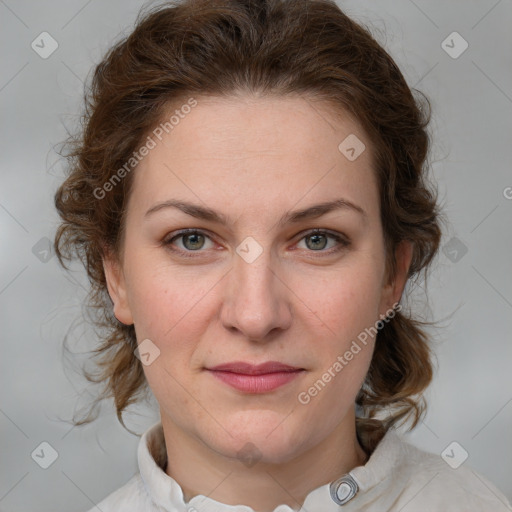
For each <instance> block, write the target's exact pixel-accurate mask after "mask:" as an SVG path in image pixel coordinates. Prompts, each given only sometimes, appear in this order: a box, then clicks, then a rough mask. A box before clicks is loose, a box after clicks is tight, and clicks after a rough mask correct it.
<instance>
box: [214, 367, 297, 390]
mask: <svg viewBox="0 0 512 512" xmlns="http://www.w3.org/2000/svg"><path fill="white" fill-rule="evenodd" d="M206 370H207V371H208V372H209V373H211V375H213V376H214V377H215V378H217V379H219V380H220V381H222V382H223V383H225V384H227V385H229V386H231V387H232V388H235V389H237V390H238V391H242V392H244V393H251V394H256V393H268V392H270V391H274V390H275V389H277V388H280V387H281V386H284V385H285V384H287V383H289V382H291V381H292V380H294V379H296V378H297V377H298V376H299V375H302V374H303V373H305V372H306V370H305V369H304V368H299V367H295V366H290V365H286V364H283V363H279V362H277V361H270V362H267V363H263V364H259V365H253V364H250V363H245V362H242V361H235V362H232V363H226V364H221V365H217V366H214V367H212V368H206Z"/></svg>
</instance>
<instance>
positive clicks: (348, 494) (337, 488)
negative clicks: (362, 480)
mask: <svg viewBox="0 0 512 512" xmlns="http://www.w3.org/2000/svg"><path fill="white" fill-rule="evenodd" d="M329 491H330V493H331V498H332V500H333V501H334V502H335V503H337V504H338V505H345V504H346V503H348V502H349V501H350V500H351V499H352V498H353V497H354V496H355V495H356V494H357V491H359V487H358V485H357V483H356V481H355V480H354V479H353V478H352V477H351V476H350V475H345V476H342V477H341V478H338V480H335V481H334V482H332V483H331V485H330V486H329Z"/></svg>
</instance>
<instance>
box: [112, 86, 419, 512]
mask: <svg viewBox="0 0 512 512" xmlns="http://www.w3.org/2000/svg"><path fill="white" fill-rule="evenodd" d="M196 99H197V101H198V104H197V106H196V107H195V108H194V109H193V110H192V111H191V112H190V113H189V114H187V116H185V117H184V119H181V120H180V122H179V124H178V125H177V126H175V127H174V129H173V130H172V131H170V132H169V133H164V136H163V138H162V141H161V142H158V144H157V145H156V147H155V148H154V149H152V150H151V151H150V152H149V154H148V155H147V156H146V157H145V158H144V160H143V161H142V162H141V163H140V164H139V166H138V167H137V169H136V170H135V171H133V172H134V173H135V175H134V183H133V188H132V192H131V195H130V198H129V202H128V213H127V218H126V236H125V239H124V244H123V248H122V250H123V253H122V259H121V260H120V261H118V260H117V259H116V258H115V257H108V258H107V257H106V258H105V259H104V268H105V272H106V275H107V283H108V288H109V293H110V296H111V298H112V300H113V303H114V313H115V315H116V317H117V318H118V319H119V320H120V321H121V322H123V323H125V324H134V325H135V331H136V334H137V340H138V343H140V342H141V341H142V340H145V339H150V340H151V341H152V343H154V345H156V346H157V347H158V349H159V350H160V355H159V356H158V357H157V358H156V359H155V360H154V362H152V363H151V364H150V365H148V366H144V372H145V375H146V378H147V380H148V383H149V385H150V387H151V389H152V391H153V393H154V395H155V397H156V399H157V401H158V403H159V405H160V414H161V418H162V424H163V428H164V435H165V440H166V447H167V454H168V460H169V462H168V466H167V468H166V472H167V474H169V475H170V476H172V477H173V478H175V479H176V480H177V481H178V482H179V483H180V485H181V486H182V488H183V490H184V494H185V499H186V500H189V499H190V498H191V497H192V496H195V495H196V494H204V495H208V496H209V497H210V498H211V499H215V500H218V501H220V502H222V503H226V504H228V505H237V504H244V505H248V506H250V507H252V508H253V509H254V510H255V511H258V512H262V511H272V510H274V508H275V507H277V506H278V505H279V504H282V503H285V504H288V505H289V506H290V507H292V508H296V509H298V508H300V505H301V504H302V503H303V500H304V498H305V497H306V495H307V494H308V493H309V492H310V491H311V490H313V489H315V488H316V487H318V486H320V485H324V484H326V483H328V482H330V481H332V480H334V479H336V478H339V477H340V476H342V475H343V474H345V473H346V472H348V471H349V470H350V469H352V468H354V467H355V466H357V465H361V464H363V463H364V462H365V461H366V459H367V455H366V454H365V453H364V451H363V450H362V448H361V446H360V445H359V443H358V441H357V438H356V432H355V411H354V400H355V397H356V395H357V392H358V390H359V389H360V387H361V385H362V382H363V381H364V378H365V375H366V373H367V370H368V367H369V364H370V361H371V356H372V351H373V342H374V340H372V339H369V341H368V343H367V345H366V346H362V350H361V351H360V352H359V353H357V355H354V357H353V359H352V360H351V361H350V362H349V363H348V364H347V365H345V366H344V367H343V369H342V370H341V371H339V372H337V373H336V376H335V377H334V378H332V379H331V381H330V382H329V383H328V384H326V385H325V387H324V388H323V389H322V390H321V392H319V393H318V394H317V396H315V397H313V398H311V401H310V402H309V403H308V404H306V405H304V404H301V403H300V402H299V401H298V398H297V397H298V395H299V393H301V392H304V391H307V390H308V388H310V387H311V386H312V385H313V384H314V383H315V382H316V381H318V379H321V377H322V375H323V374H324V373H325V372H326V371H327V369H328V368H330V367H332V366H333V364H334V362H335V361H336V360H337V358H338V356H340V355H343V354H344V353H345V352H346V351H347V350H348V349H349V348H350V345H351V343H352V341H353V340H355V339H356V338H357V336H358V334H359V333H361V332H362V331H364V329H365V328H369V327H370V326H374V325H375V323H376V322H377V321H378V320H379V319H380V318H381V315H384V314H385V313H386V312H389V311H390V309H391V308H392V306H393V305H394V304H396V303H397V302H398V301H399V300H400V296H401V294H402V291H403V288H404V285H405V281H406V275H407V269H408V267H409V264H410V260H411V246H410V244H408V243H402V244H401V245H400V246H399V247H398V249H397V252H396V257H397V263H398V264H397V268H398V272H397V275H396V276H395V279H394V280H393V281H391V282H388V279H387V276H386V275H385V252H384V239H383V231H382V225H381V221H380V212H379V208H380V206H379V195H378V189H377V182H376V179H375V176H374V172H373V169H372V165H373V161H372V155H371V141H369V140H368V139H367V137H366V135H365V134H364V132H363V131H362V129H361V127H360V126H359V125H358V124H357V123H356V122H355V121H354V120H353V119H351V118H350V117H349V116H348V115H342V116H341V117H339V116H338V117H334V116H332V115H330V114H332V108H331V107H329V106H327V105H326V104H322V103H319V102H316V103H314V102H313V101H312V100H311V99H306V98H304V97H300V96H297V97H291V96H287V97H254V96H248V95H247V96H242V97H237V98H234V97H231V98H217V97H208V98H207V97H196ZM349 134H356V135H357V137H358V138H359V139H361V140H362V141H364V143H365V145H366V150H365V151H364V152H363V153H362V154H361V155H360V156H359V157H358V158H357V159H356V160H354V161H349V160H348V159H347V158H346V157H345V156H344V155H343V154H342V153H341V152H340V151H339V150H338V145H339V144H340V142H341V141H343V140H344V139H345V138H346V137H347V136H348V135H349ZM340 198H344V199H345V200H348V201H351V202H352V203H355V204H356V205H358V206H359V207H361V208H362V209H363V210H364V211H365V212H366V216H363V215H361V214H360V213H358V212H357V211H355V210H352V209H350V208H344V209H338V210H335V211H332V212H330V213H327V214H325V215H323V216H321V217H319V218H316V219H304V220H301V221H300V222H297V223H294V224H284V225H282V226H281V225H279V224H278V223H277V220H278V219H279V218H280V217H281V216H282V215H283V214H285V213H287V212H288V211H291V210H299V209H303V208H307V207H309V206H312V205H315V204H319V203H323V202H326V201H331V200H334V199H340ZM170 199H179V200H183V201H188V202H192V203H194V204H197V205H199V206H203V207H209V208H211V209H213V210H215V211H217V212H220V213H221V214H223V215H225V216H226V217H228V220H229V222H228V223H227V224H226V225H222V224H219V223H215V222H212V221H209V220H200V219H196V218H194V217H192V216H190V215H187V214H186V213H184V212H181V211H179V210H178V209H176V208H162V209H160V210H159V211H157V212H154V213H152V214H150V215H148V216H146V217H145V213H146V211H147V210H148V209H150V208H151V207H152V206H154V205H156V204H158V203H161V202H164V201H167V200H170ZM185 228H195V229H198V230H201V232H202V233H200V234H203V235H205V238H204V239H203V238H202V237H199V238H198V237H197V235H196V236H194V235H191V236H190V235H189V236H188V237H187V236H184V237H183V236H182V237H181V238H179V237H178V238H175V239H174V240H173V241H172V245H171V244H169V245H167V246H166V245H165V243H164V242H165V241H168V242H169V241H170V240H171V238H173V236H176V232H177V231H178V230H180V229H185ZM314 228H320V229H322V230H328V231H330V232H333V233H334V234H338V235H339V236H341V237H343V238H344V239H345V240H347V241H348V242H349V245H347V246H344V245H343V244H342V243H341V242H337V241H336V240H335V239H333V238H331V237H330V236H327V235H324V236H322V235H321V234H320V235H319V238H318V235H317V238H315V236H314V235H311V234H310V233H308V231H310V230H311V229H314ZM308 234H309V235H310V236H309V237H308V236H307V235H308ZM246 237H252V238H254V239H255V240H256V241H257V243H258V244H259V245H260V246H261V248H262V250H263V252H262V253H261V254H260V255H259V257H258V258H256V259H255V260H254V261H253V262H252V263H248V262H247V261H245V260H244V259H243V258H242V257H240V256H239V254H237V252H236V249H237V247H239V246H240V244H241V243H242V242H243V241H244V240H245V239H246ZM171 247H172V248H174V249H175V251H176V252H173V251H172V250H171ZM335 248H339V249H340V250H339V251H337V252H333V251H334V249H335ZM194 249H195V250H194ZM180 250H181V253H182V254H192V257H186V256H184V255H180V252H179V251H180ZM187 251H188V252H187ZM230 361H247V362H250V363H253V364H258V363H261V362H265V361H280V362H283V363H286V364H289V365H292V366H297V367H300V368H304V369H305V370H306V371H304V372H302V374H300V375H299V376H298V377H296V378H295V379H294V380H293V381H291V382H289V383H287V384H285V385H284V386H281V387H280V388H278V389H276V390H274V391H271V392H267V393H262V394H252V395H251V394H247V393H243V392H241V391H238V390H235V389H233V388H231V387H230V386H228V385H227V384H225V383H223V382H221V381H220V380H218V379H216V378H215V377H214V376H213V375H212V374H211V373H210V372H208V371H206V370H205V367H212V366H215V365H218V364H221V363H226V362H230ZM244 447H245V448H244ZM240 450H242V452H241V453H246V452H247V451H248V450H249V451H250V452H251V453H252V454H253V455H254V457H255V460H256V461H257V463H255V464H248V463H247V462H246V463H244V460H242V459H243V457H242V456H241V455H240V454H239V451H240ZM244 450H245V451H244Z"/></svg>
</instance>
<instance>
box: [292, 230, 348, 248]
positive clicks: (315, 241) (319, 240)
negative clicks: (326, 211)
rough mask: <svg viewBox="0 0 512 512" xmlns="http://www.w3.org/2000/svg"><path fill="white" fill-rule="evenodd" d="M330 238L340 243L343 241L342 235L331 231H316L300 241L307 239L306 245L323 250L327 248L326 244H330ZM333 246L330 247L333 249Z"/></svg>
mask: <svg viewBox="0 0 512 512" xmlns="http://www.w3.org/2000/svg"><path fill="white" fill-rule="evenodd" d="M329 238H330V239H331V240H334V241H335V242H338V243H341V242H343V240H342V239H341V237H339V236H337V235H333V234H330V233H326V232H325V231H314V232H312V233H309V234H308V235H306V236H304V237H303V238H301V240H300V241H302V240H305V243H306V247H307V248H308V249H311V250H313V251H315V252H316V251H317V250H320V251H321V250H323V249H325V248H326V246H327V245H328V240H329ZM308 241H309V243H308ZM335 245H336V244H334V246H335ZM332 247H333V246H331V247H329V249H332Z"/></svg>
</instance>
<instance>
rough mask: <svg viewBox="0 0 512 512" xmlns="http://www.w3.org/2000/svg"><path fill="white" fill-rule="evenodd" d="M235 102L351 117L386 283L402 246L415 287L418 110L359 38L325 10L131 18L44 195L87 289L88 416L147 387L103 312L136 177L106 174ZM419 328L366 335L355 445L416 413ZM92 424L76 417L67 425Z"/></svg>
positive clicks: (181, 7)
mask: <svg viewBox="0 0 512 512" xmlns="http://www.w3.org/2000/svg"><path fill="white" fill-rule="evenodd" d="M412 91H414V92H415V94H414V95H413V92H412ZM240 92H241V93H259V94H262V95H265V94H268V95H270V94H272V95H281V96H285V95H290V94H303V95H305V96H307V97H309V98H312V99H319V100H321V101H325V102H328V103H329V104H330V105H331V106H333V107H334V109H335V110H336V109H338V111H339V112H348V113H349V114H350V115H352V116H353V117H354V118H355V119H357V121H358V122H359V123H360V125H361V126H362V127H363V129H364V130H365V132H366V134H367V135H368V137H369V140H370V141H371V142H372V151H373V153H374V155H375V157H374V161H375V165H374V166H375V169H374V172H375V173H376V176H377V181H378V186H379V194H380V209H381V221H382V227H383V233H384V239H385V246H386V269H387V271H388V276H389V278H390V279H392V278H393V276H394V275H395V271H396V262H395V249H396V247H397V245H398V244H399V243H400V242H401V241H403V240H407V241H409V242H411V243H412V245H413V255H412V262H411V265H410V268H409V273H408V278H409V279H410V278H412V277H413V276H414V277H418V276H419V274H420V272H423V273H424V277H426V274H427V269H428V268H429V267H430V266H431V263H432V260H433V258H434V256H435V255H436V253H437V251H438V248H439V243H440V237H441V230H440V215H441V213H440V210H439V206H438V204H437V190H436V189H435V188H434V187H433V186H432V184H431V183H430V182H429V180H428V177H427V171H428V165H427V164H428V156H429V147H430V136H429V134H428V131H427V126H428V124H429V122H430V117H431V105H430V102H429V100H428V98H427V97H426V96H425V95H424V94H423V93H421V92H420V91H417V90H416V89H412V90H411V89H410V88H409V86H408V85H407V83H406V80H405V79H404V77H403V75H402V73H401V72H400V70H399V69H398V67H397V65H396V64H395V62H394V61H393V59H392V58H391V57H390V55H389V54H388V53H387V52H386V51H385V50H384V49H383V48H382V46H380V45H379V43H378V42H377V41H376V40H375V39H374V37H373V36H372V34H371V31H370V29H369V28H367V27H365V26H363V25H361V24H359V23H356V22H355V21H353V20H352V19H351V18H349V17H348V16H347V15H346V14H344V13H343V12H342V11H341V10H340V8H339V7H338V6H337V5H336V3H335V2H334V1H333V0H183V1H181V2H174V3H170V2H166V3H164V4H161V5H157V6H156V7H155V6H153V7H152V8H149V9H148V10H147V12H145V10H144V8H143V9H142V10H141V11H140V13H139V16H138V18H137V20H136V24H135V28H134V30H133V31H132V32H131V33H130V34H129V35H127V36H126V37H123V38H122V40H120V41H119V42H117V43H116V44H115V45H114V46H112V47H111V48H110V49H109V51H108V52H107V54H106V55H105V57H104V59H103V60H102V61H101V62H100V64H99V65H97V67H96V68H95V70H94V74H93V77H92V82H91V85H90V87H88V90H86V92H85V94H84V100H85V108H84V114H83V116H82V123H81V129H80V130H79V133H78V135H74V136H73V135H72V136H70V137H69V139H68V140H67V141H66V142H65V143H66V144H67V146H68V147H69V148H70V149H69V150H68V152H67V154H66V155H64V156H65V157H66V158H67V163H68V165H67V176H66V179H65V181H64V182H63V183H62V184H61V185H60V187H59V188H58V190H57V191H56V193H55V206H56V208H57V210H58V213H59V215H60V217H61V219H62V221H61V222H60V224H59V226H58V229H57V232H56V235H55V240H54V248H55V252H56V254H57V256H58V260H59V262H60V264H61V265H62V266H63V267H64V268H67V267H66V264H65V260H68V261H69V260H71V259H74V258H75V257H76V258H78V259H80V260H81V262H82V263H83V265H84V267H85V270H86V272H87V275H88V277H89V281H90V284H91V289H90V292H89V295H88V297H87V304H88V307H89V308H90V310H91V311H92V310H93V311H95V312H96V314H95V316H94V323H95V324H96V325H97V326H99V327H101V328H102V333H103V334H102V335H101V336H100V338H101V344H100V345H99V346H98V347H97V348H96V349H95V350H94V358H96V359H97V361H95V364H96V366H97V369H98V372H96V373H94V374H92V373H89V372H87V371H85V370H84V371H85V374H86V377H87V379H88V380H89V381H90V382H95V383H103V384H104V387H103V391H102V393H101V394H100V395H99V396H98V397H97V398H96V400H95V405H96V404H97V403H99V401H101V400H103V399H106V398H113V400H114V403H115V407H116V412H117V417H118V419H119V421H120V422H121V423H122V424H123V426H125V425H124V422H123V417H122V414H123V411H124V410H125V409H126V408H127V407H128V406H129V405H130V404H132V403H135V402H136V401H137V400H138V397H139V394H140V393H141V392H142V391H144V390H146V391H147V387H148V386H147V382H146V380H145V376H144V372H143V367H142V364H141V362H140V360H139V359H138V358H137V357H135V355H134V349H135V348H136V347H137V340H136V337H135V330H134V326H133V325H129V326H128V325H124V324H122V323H121V322H119V321H118V320H117V319H116V318H115V316H114V315H113V311H112V301H111V299H110V296H109V294H108V291H107V287H106V280H105V274H104V269H103V258H104V256H105V255H106V254H107V253H110V254H115V255H117V256H119V257H120V261H122V254H121V251H120V248H121V247H122V241H123V237H124V232H123V229H124V224H125V214H126V204H127V200H128V197H129V193H130V187H131V183H132V181H133V180H132V177H133V172H136V170H134V171H133V172H127V173H122V176H123V179H122V180H118V181H119V183H118V184H116V186H112V187H108V188H107V187H106V186H105V184H106V183H107V182H108V181H109V180H112V176H113V175H114V174H115V173H116V170H118V171H117V172H118V176H119V175H121V173H120V172H119V171H120V169H121V168H123V166H126V162H128V161H129V160H130V159H131V158H132V159H133V156H134V155H135V154H136V150H137V149H138V148H140V146H141V144H142V143H143V141H144V140H145V137H146V136H147V134H148V133H150V131H151V130H152V129H153V128H154V127H155V126H158V124H159V123H160V122H161V120H162V119H163V117H164V115H165V114H166V113H167V115H168V111H169V105H174V104H176V105H178V104H179V103H180V101H182V100H183V101H185V100H184V98H187V97H190V96H191V95H214V96H215V95H216V96H224V97H228V96H236V95H237V94H238V93H240ZM416 93H417V94H416ZM125 168H126V167H125ZM135 168H136V166H135V167H134V169H135ZM100 190H101V194H100V193H98V191H100ZM425 325H426V322H422V321H420V320H419V319H418V318H415V317H413V315H412V314H410V312H409V314H405V312H404V311H400V312H396V314H395V315H394V316H393V318H392V319H390V320H389V322H386V325H385V326H384V327H383V328H382V329H381V330H380V331H379V333H378V336H377V339H376V342H375V350H374V355H373V359H372V361H371V365H370V368H369V371H368V374H367V376H366V380H365V382H364V384H363V386H362V388H361V390H360V392H359V394H358V396H357V398H356V404H357V406H358V415H357V418H356V422H357V431H358V436H360V438H361V439H362V438H363V437H364V439H365V445H366V446H367V448H370V449H371V446H374V445H375V444H376V442H377V440H378V439H380V438H381V437H382V435H383V433H384V432H385V431H386V430H387V429H388V428H389V427H390V426H391V425H393V424H395V423H397V422H401V421H403V422H404V423H405V421H406V420H412V427H411V428H413V427H414V426H415V425H416V424H417V422H418V421H419V419H420V418H421V416H422V414H423V413H424V411H425V407H426V404H425V400H424V398H423V395H422V393H423V391H424V390H425V388H426V387H427V386H428V384H429V383H430V381H431V379H432V360H431V358H432V353H431V349H430V347H429V336H428V335H427V331H426V329H425ZM382 412H385V414H386V417H385V418H384V417H381V416H382V415H381V414H380V413H382ZM93 419H95V418H92V419H91V414H90V413H89V416H88V417H87V418H82V419H81V420H79V421H74V423H75V424H76V425H79V424H83V423H88V422H90V421H92V420H93ZM125 428H126V426H125Z"/></svg>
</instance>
